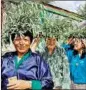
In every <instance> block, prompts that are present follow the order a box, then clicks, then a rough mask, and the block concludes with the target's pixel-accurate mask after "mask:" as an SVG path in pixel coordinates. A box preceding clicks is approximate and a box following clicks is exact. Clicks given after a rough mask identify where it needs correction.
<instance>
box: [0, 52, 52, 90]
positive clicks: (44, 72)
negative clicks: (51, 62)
mask: <svg viewBox="0 0 86 90" xmlns="http://www.w3.org/2000/svg"><path fill="white" fill-rule="evenodd" d="M16 55H17V54H16V52H12V53H6V54H5V55H4V56H3V57H2V67H1V71H2V72H1V79H2V82H1V83H2V90H7V84H8V78H10V77H13V76H17V79H21V80H29V81H34V80H35V84H36V81H39V82H40V83H41V86H42V89H48V90H49V89H52V88H53V81H52V76H51V73H50V69H49V66H48V64H47V63H46V62H45V60H43V58H42V57H40V56H39V55H38V54H36V53H32V52H31V54H30V55H29V56H27V57H26V58H25V60H23V61H22V63H20V65H19V67H17V69H16V68H15V57H16ZM34 89H36V88H34Z"/></svg>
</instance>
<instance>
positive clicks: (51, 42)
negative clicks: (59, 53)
mask: <svg viewBox="0 0 86 90" xmlns="http://www.w3.org/2000/svg"><path fill="white" fill-rule="evenodd" d="M46 45H47V48H48V49H54V48H55V47H56V38H47V39H46Z"/></svg>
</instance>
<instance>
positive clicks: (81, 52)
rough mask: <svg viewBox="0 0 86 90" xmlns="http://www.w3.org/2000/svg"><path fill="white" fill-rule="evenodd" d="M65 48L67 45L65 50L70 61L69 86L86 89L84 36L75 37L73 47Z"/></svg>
mask: <svg viewBox="0 0 86 90" xmlns="http://www.w3.org/2000/svg"><path fill="white" fill-rule="evenodd" d="M69 46H70V45H69ZM67 48H68V45H67V47H66V46H65V51H66V53H67V56H68V60H69V63H70V78H71V81H72V84H71V88H72V89H86V51H85V50H86V38H85V39H81V38H75V42H74V48H72V49H69V50H68V49H67ZM70 57H71V58H70Z"/></svg>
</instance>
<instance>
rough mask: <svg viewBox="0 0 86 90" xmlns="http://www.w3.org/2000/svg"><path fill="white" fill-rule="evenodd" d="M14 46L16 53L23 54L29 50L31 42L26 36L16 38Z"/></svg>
mask: <svg viewBox="0 0 86 90" xmlns="http://www.w3.org/2000/svg"><path fill="white" fill-rule="evenodd" d="M13 43H14V46H15V48H16V51H17V52H18V53H21V54H24V53H26V52H27V51H28V50H29V49H30V45H31V41H30V38H29V37H28V36H21V37H20V36H17V37H16V38H15V39H14V41H13Z"/></svg>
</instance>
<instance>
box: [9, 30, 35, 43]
mask: <svg viewBox="0 0 86 90" xmlns="http://www.w3.org/2000/svg"><path fill="white" fill-rule="evenodd" d="M22 34H23V35H24V36H28V37H29V38H30V41H31V42H32V40H33V33H32V32H30V31H26V32H23V33H22ZM15 35H17V36H20V33H19V32H17V33H13V34H11V39H12V41H14V38H15Z"/></svg>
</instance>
